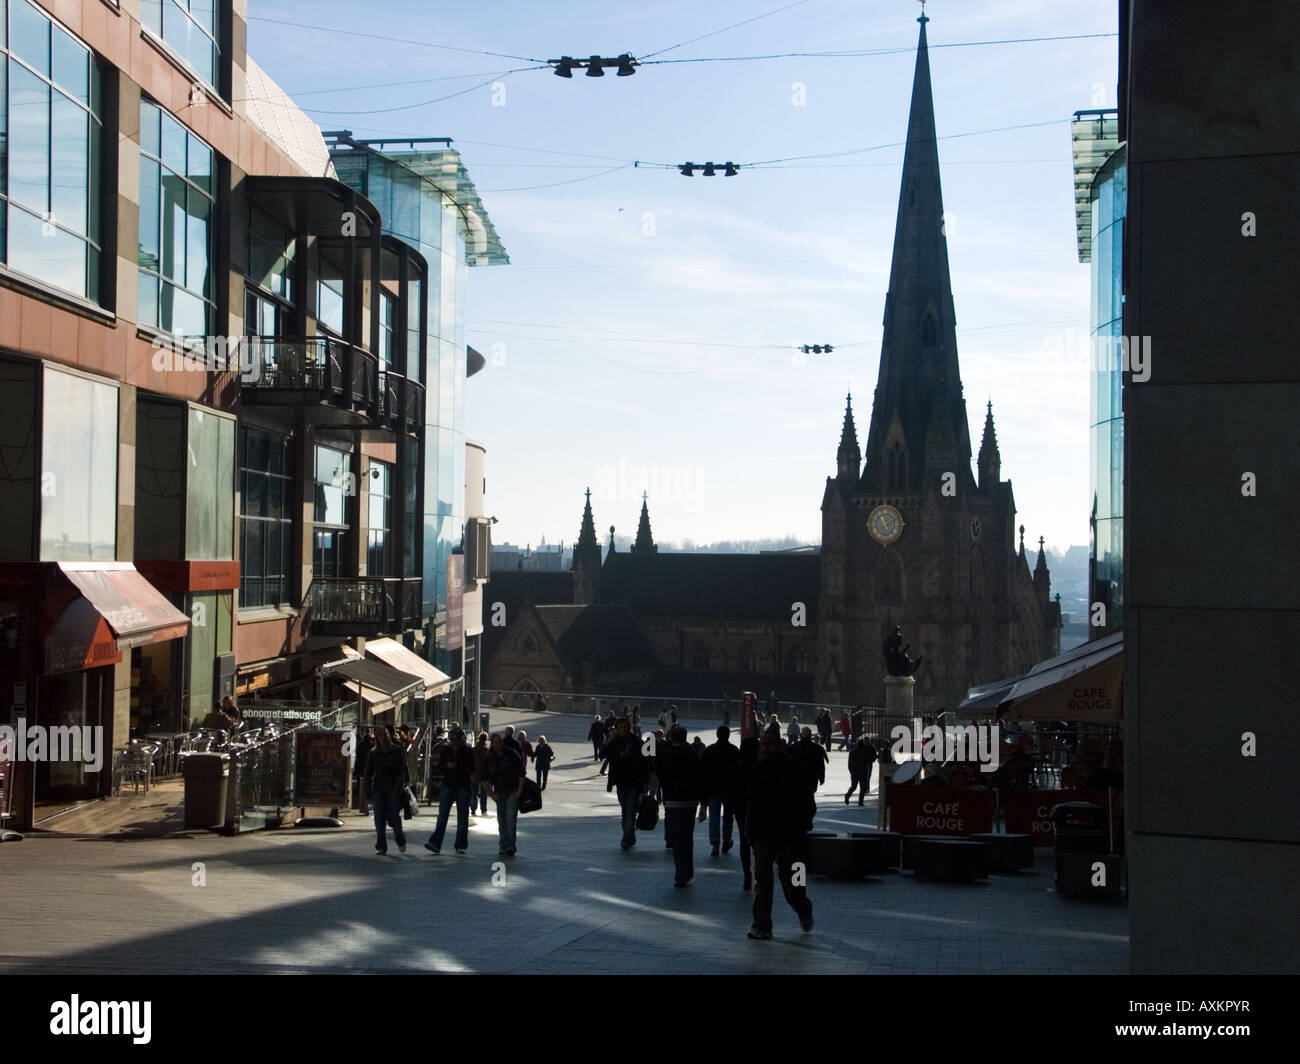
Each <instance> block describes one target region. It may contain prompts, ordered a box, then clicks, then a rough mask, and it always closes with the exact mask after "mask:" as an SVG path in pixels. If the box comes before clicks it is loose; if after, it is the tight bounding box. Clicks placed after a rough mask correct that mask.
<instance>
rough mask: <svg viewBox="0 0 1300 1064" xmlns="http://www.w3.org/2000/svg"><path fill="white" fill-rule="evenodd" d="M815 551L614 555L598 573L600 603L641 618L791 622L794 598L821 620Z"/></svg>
mask: <svg viewBox="0 0 1300 1064" xmlns="http://www.w3.org/2000/svg"><path fill="white" fill-rule="evenodd" d="M820 566H821V559H820V557H819V556H818V555H816V554H702V553H701V554H614V555H611V556H610V557H609V558H607V559H606V560H605V566H604V568H603V569H602V570H601V573H600V598H601V601H602V602H616V603H625V604H626V605H627V606H629V607H630V608H631V610H632V612H633V613H635V614H636V615H637V616H638V617H672V616H678V617H726V618H734V619H736V620H742V619H745V618H752V619H754V620H763V621H784V622H785V623H787V624H788V623H789V622H790V618H791V611H792V609H793V605H794V603H796V602H802V603H804V605H805V607H806V620H807V623H808V624H810V625H811V624H813V623H814V622H815V621H816V619H817V599H818V594H819V590H820Z"/></svg>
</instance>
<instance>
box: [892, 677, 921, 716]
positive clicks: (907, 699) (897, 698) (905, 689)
mask: <svg viewBox="0 0 1300 1064" xmlns="http://www.w3.org/2000/svg"><path fill="white" fill-rule="evenodd" d="M915 689H916V677H915V676H886V677H885V716H887V717H908V718H910V717H911V716H912V692H913V691H914V690H915Z"/></svg>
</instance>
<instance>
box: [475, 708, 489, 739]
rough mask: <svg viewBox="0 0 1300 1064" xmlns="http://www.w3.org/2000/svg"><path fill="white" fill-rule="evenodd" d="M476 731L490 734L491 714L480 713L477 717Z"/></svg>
mask: <svg viewBox="0 0 1300 1064" xmlns="http://www.w3.org/2000/svg"><path fill="white" fill-rule="evenodd" d="M478 730H479V731H481V732H484V731H485V732H487V733H488V734H489V735H491V734H492V714H491V713H483V712H480V713H479V715H478Z"/></svg>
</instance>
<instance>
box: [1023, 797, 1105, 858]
mask: <svg viewBox="0 0 1300 1064" xmlns="http://www.w3.org/2000/svg"><path fill="white" fill-rule="evenodd" d="M1062 802H1094V803H1096V804H1097V805H1100V806H1102V807H1103V808H1104V807H1105V805H1106V792H1105V791H1102V790H1097V789H1095V788H1091V789H1081V790H1073V791H1005V792H1003V794H1002V810H1003V812H1004V813H1006V826H1007V834H1008V835H1032V836H1033V837H1034V845H1035V846H1052V845H1054V844H1055V842H1056V832H1055V831H1054V829H1053V828H1052V807H1053V806H1055V805H1060V804H1061V803H1062Z"/></svg>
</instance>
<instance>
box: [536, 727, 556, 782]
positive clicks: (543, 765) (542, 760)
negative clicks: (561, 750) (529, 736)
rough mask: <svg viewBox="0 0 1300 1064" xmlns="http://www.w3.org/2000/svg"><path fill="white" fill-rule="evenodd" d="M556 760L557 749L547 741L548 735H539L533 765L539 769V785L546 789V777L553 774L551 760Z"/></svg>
mask: <svg viewBox="0 0 1300 1064" xmlns="http://www.w3.org/2000/svg"><path fill="white" fill-rule="evenodd" d="M554 760H555V749H554V747H552V746H551V744H550V743H548V742H547V741H546V736H545V735H541V736H538V739H537V747H536V748H535V749H534V750H533V766H534V767H535V768H536V769H537V786H539V787H540V788H541V789H542V790H546V778H547V777H548V776H549V775H550V774H551V762H552V761H554Z"/></svg>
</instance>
